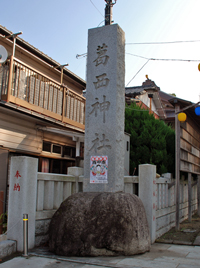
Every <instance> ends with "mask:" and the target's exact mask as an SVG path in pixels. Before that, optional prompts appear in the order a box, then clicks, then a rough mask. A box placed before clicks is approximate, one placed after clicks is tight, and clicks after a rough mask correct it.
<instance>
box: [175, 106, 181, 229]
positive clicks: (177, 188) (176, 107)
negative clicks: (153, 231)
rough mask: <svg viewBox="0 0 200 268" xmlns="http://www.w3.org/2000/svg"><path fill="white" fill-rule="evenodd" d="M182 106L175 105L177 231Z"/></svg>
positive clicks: (177, 222)
mask: <svg viewBox="0 0 200 268" xmlns="http://www.w3.org/2000/svg"><path fill="white" fill-rule="evenodd" d="M179 111H180V106H179V105H178V104H176V105H175V114H176V115H175V130H176V185H175V186H176V187H175V189H176V230H179V229H180V224H179V203H180V122H179V120H178V114H177V113H178V112H179Z"/></svg>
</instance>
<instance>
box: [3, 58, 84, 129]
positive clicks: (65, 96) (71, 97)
mask: <svg viewBox="0 0 200 268" xmlns="http://www.w3.org/2000/svg"><path fill="white" fill-rule="evenodd" d="M0 100H2V101H6V102H10V103H14V104H16V105H19V106H22V107H24V108H27V109H29V110H32V111H34V112H37V113H40V114H42V115H45V116H48V117H51V118H54V119H56V120H59V121H61V122H63V123H67V124H69V125H72V126H75V127H77V128H80V129H82V130H84V129H85V98H84V97H83V96H81V95H79V94H78V93H76V92H74V91H73V90H70V89H69V88H67V86H65V85H63V84H60V83H58V82H57V81H55V80H53V79H51V78H50V77H48V76H46V75H44V74H42V73H40V72H39V71H37V70H35V69H34V68H32V67H30V66H28V65H27V64H25V63H23V62H21V61H19V60H18V59H16V58H14V57H13V56H11V58H10V59H9V60H8V61H7V63H6V64H5V65H3V66H0Z"/></svg>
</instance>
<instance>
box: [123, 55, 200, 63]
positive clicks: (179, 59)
mask: <svg viewBox="0 0 200 268" xmlns="http://www.w3.org/2000/svg"><path fill="white" fill-rule="evenodd" d="M126 54H128V55H131V56H134V57H139V58H142V59H146V60H160V61H189V62H190V61H192V62H200V60H184V59H156V58H146V57H143V56H140V55H135V54H132V53H126Z"/></svg>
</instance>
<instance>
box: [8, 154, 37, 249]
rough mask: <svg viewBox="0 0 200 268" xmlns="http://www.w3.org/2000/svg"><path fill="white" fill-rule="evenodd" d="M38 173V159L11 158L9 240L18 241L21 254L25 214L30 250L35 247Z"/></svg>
mask: <svg viewBox="0 0 200 268" xmlns="http://www.w3.org/2000/svg"><path fill="white" fill-rule="evenodd" d="M37 171H38V159H37V158H31V157H26V156H15V157H12V158H11V166H10V185H9V200H8V234H7V238H8V239H11V240H16V241H17V251H20V252H22V251H23V214H28V248H29V249H31V248H33V247H34V246H35V215H36V191H37Z"/></svg>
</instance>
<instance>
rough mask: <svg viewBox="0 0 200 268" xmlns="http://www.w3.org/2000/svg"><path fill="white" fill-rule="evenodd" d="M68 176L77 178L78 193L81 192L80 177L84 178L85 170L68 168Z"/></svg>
mask: <svg viewBox="0 0 200 268" xmlns="http://www.w3.org/2000/svg"><path fill="white" fill-rule="evenodd" d="M67 174H69V175H72V176H74V177H75V178H76V193H78V192H79V188H80V187H79V184H78V180H79V176H82V175H83V174H84V170H83V168H81V167H68V169H67Z"/></svg>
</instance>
